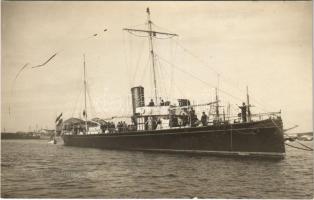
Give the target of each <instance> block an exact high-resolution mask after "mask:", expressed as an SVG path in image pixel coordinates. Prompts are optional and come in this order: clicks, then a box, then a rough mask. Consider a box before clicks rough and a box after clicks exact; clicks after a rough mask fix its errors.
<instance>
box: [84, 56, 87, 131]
mask: <svg viewBox="0 0 314 200" xmlns="http://www.w3.org/2000/svg"><path fill="white" fill-rule="evenodd" d="M83 57H84V112H83V116H84V117H85V130H86V132H87V109H86V67H85V54H84V55H83ZM86 132H85V133H86Z"/></svg>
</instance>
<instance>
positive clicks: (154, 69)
mask: <svg viewBox="0 0 314 200" xmlns="http://www.w3.org/2000/svg"><path fill="white" fill-rule="evenodd" d="M146 12H147V26H148V30H142V29H130V28H124V29H123V30H124V31H128V32H141V33H147V34H148V37H149V49H150V54H151V59H152V67H153V79H154V97H155V102H156V104H157V100H158V91H157V81H156V63H155V52H154V46H153V38H154V37H155V36H156V35H167V36H178V35H177V34H175V33H167V32H160V31H154V30H153V28H152V24H153V22H152V21H151V19H150V10H149V8H147V9H146Z"/></svg>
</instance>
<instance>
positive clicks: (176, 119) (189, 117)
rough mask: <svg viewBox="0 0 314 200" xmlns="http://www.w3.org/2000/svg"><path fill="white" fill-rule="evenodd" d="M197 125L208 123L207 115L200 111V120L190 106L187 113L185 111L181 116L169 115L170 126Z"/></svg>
mask: <svg viewBox="0 0 314 200" xmlns="http://www.w3.org/2000/svg"><path fill="white" fill-rule="evenodd" d="M199 125H202V126H207V125H208V116H207V115H206V113H205V112H203V113H202V116H201V120H199V119H198V118H197V115H196V114H195V110H194V109H193V108H191V110H190V111H189V113H188V114H186V113H185V112H184V113H183V114H182V115H181V116H175V115H173V116H171V117H170V127H181V126H191V127H197V126H199Z"/></svg>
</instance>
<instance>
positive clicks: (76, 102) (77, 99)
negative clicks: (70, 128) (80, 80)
mask: <svg viewBox="0 0 314 200" xmlns="http://www.w3.org/2000/svg"><path fill="white" fill-rule="evenodd" d="M83 88H84V87H83V86H82V87H81V90H80V93H79V95H78V97H77V98H76V101H75V104H74V109H73V112H72V115H71V116H72V117H73V116H74V113H75V111H76V107H77V104H78V101H79V99H80V97H81V94H82V91H83Z"/></svg>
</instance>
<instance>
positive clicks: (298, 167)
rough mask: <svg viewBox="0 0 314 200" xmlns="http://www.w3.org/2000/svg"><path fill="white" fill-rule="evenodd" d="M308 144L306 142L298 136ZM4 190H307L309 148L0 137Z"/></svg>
mask: <svg viewBox="0 0 314 200" xmlns="http://www.w3.org/2000/svg"><path fill="white" fill-rule="evenodd" d="M304 143H306V144H307V145H308V146H311V147H313V144H312V142H304ZM1 145H2V148H1V150H2V156H1V170H2V175H1V176H2V180H1V196H2V197H11V198H26V197H27V198H43V197H46V198H47V197H50V198H193V197H198V198H313V191H312V189H313V152H310V151H301V150H297V149H291V148H289V147H287V156H286V159H284V160H280V161H271V160H256V159H254V160H253V159H239V158H225V157H208V156H195V155H184V154H164V153H148V152H146V153H144V152H128V151H110V150H100V149H93V148H78V147H65V146H63V145H62V143H59V144H57V145H52V144H48V143H47V141H44V140H2V142H1Z"/></svg>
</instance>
